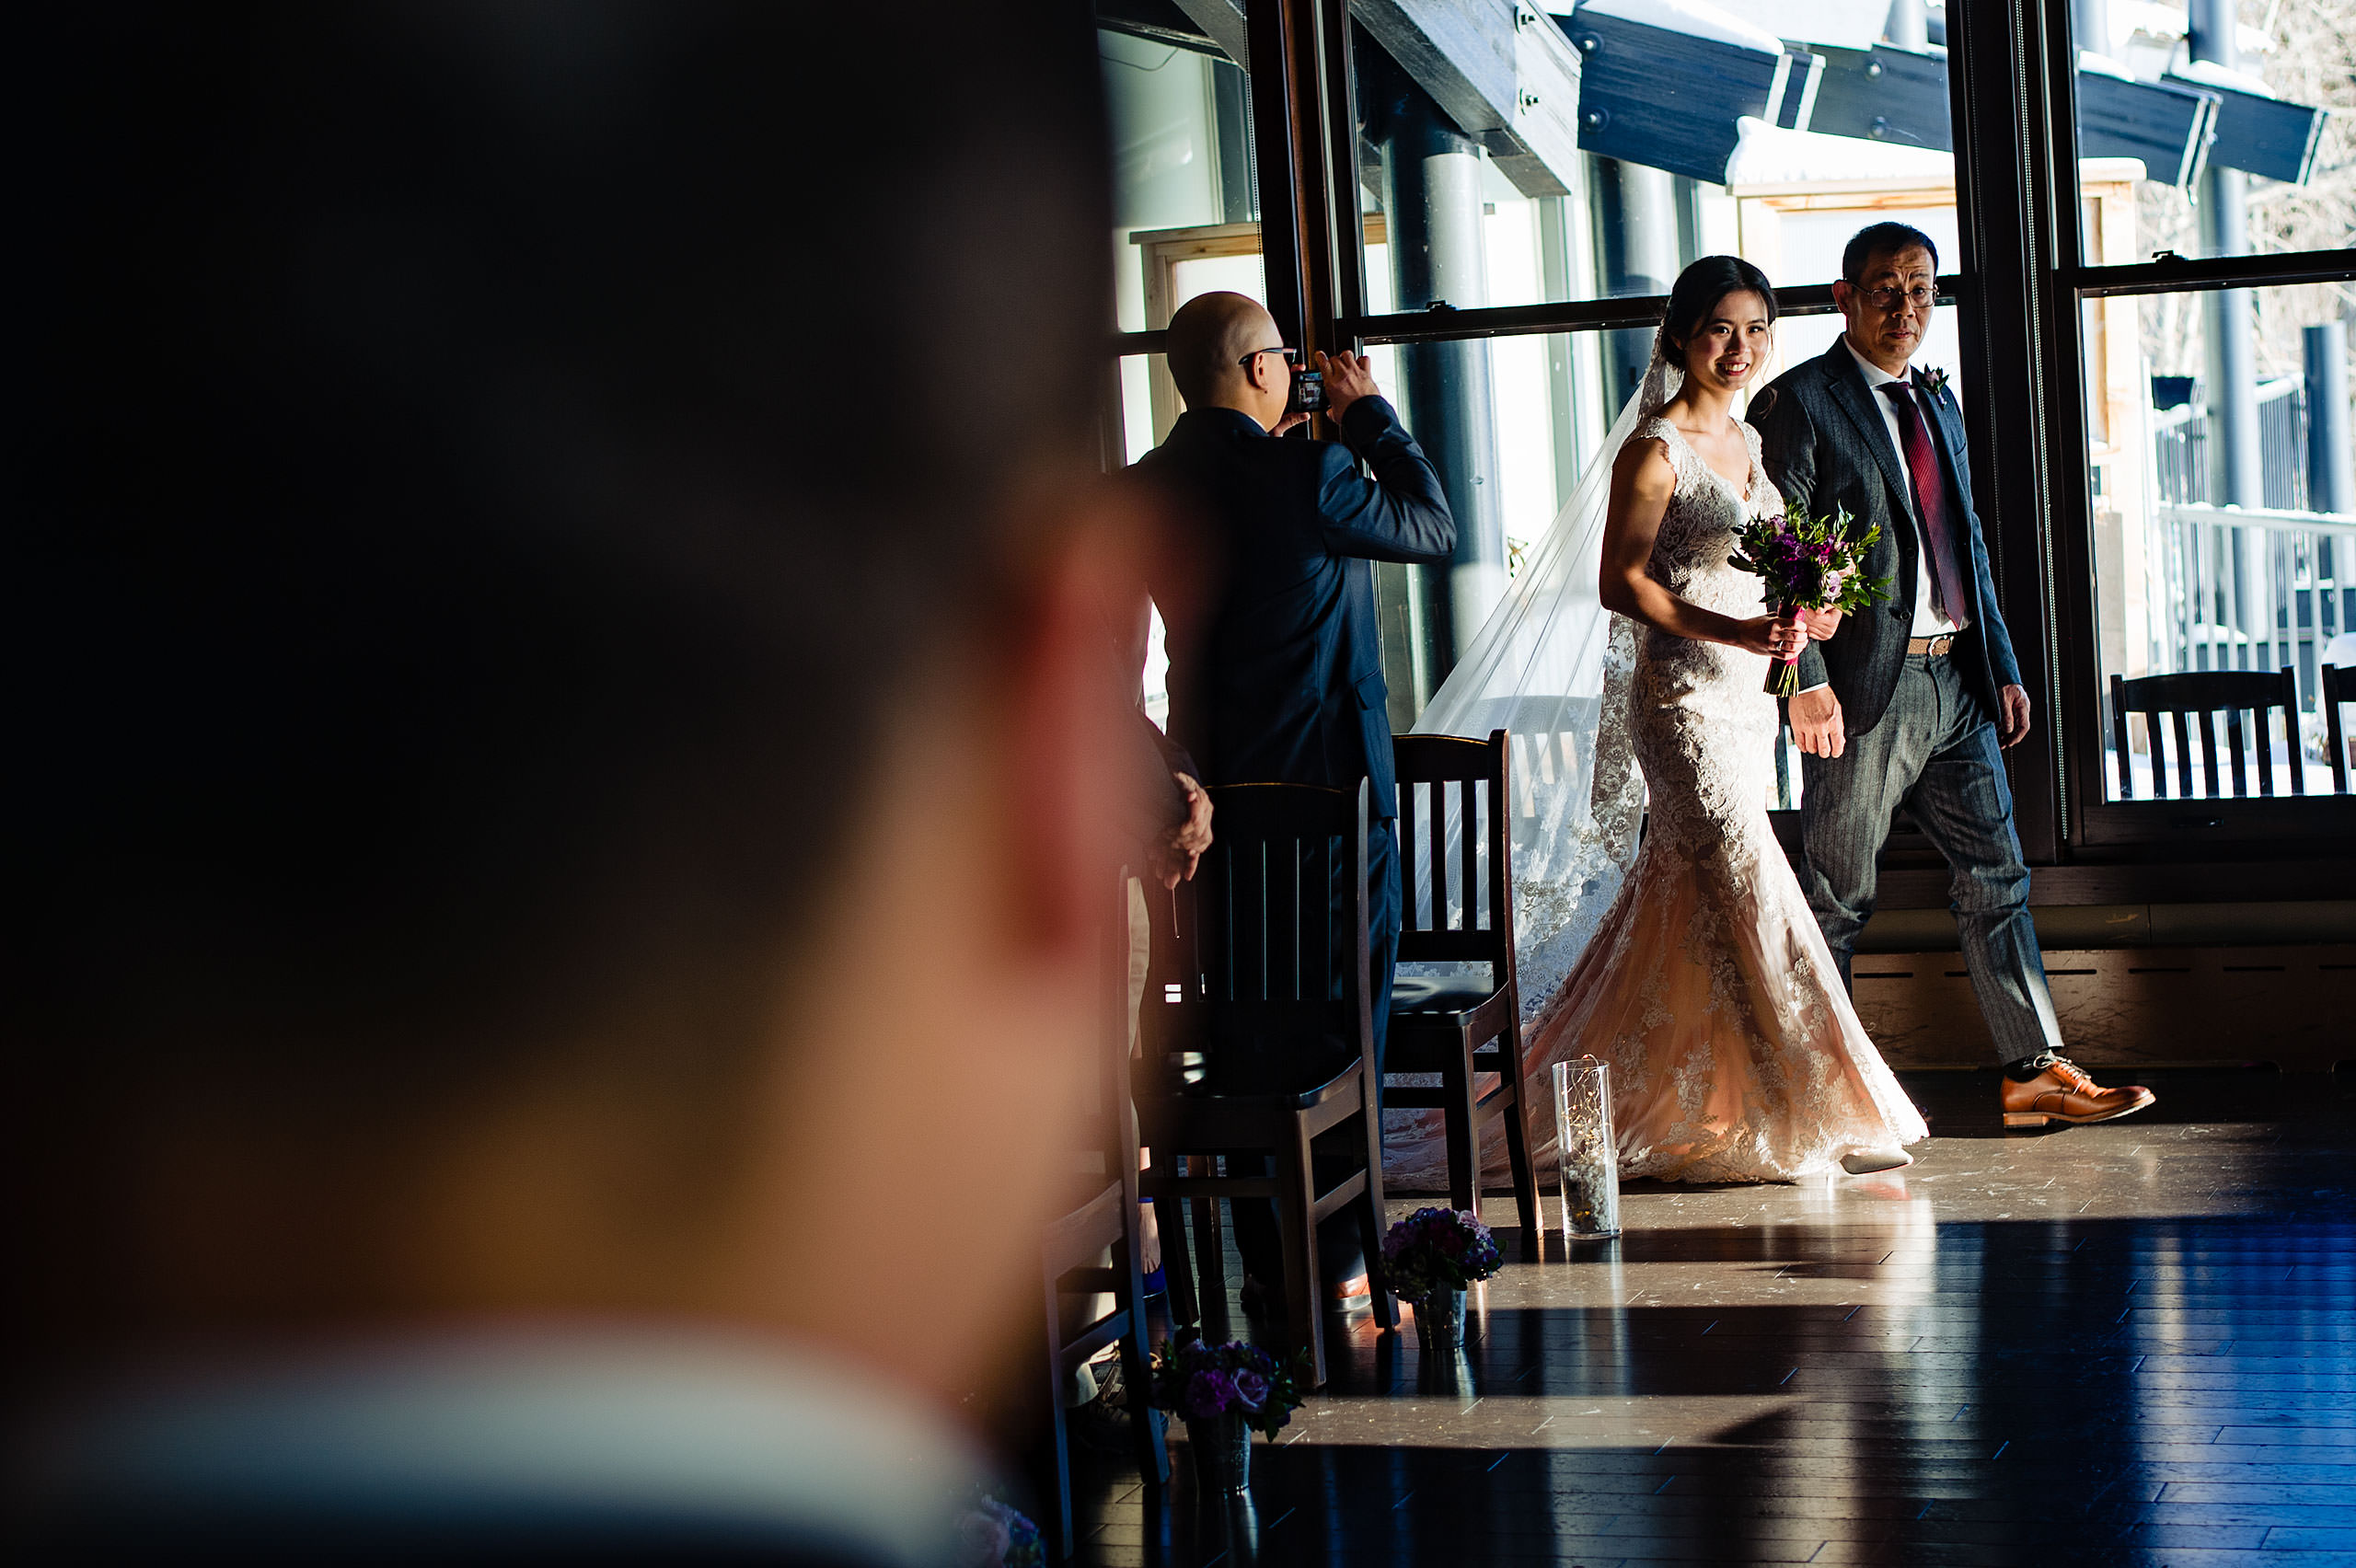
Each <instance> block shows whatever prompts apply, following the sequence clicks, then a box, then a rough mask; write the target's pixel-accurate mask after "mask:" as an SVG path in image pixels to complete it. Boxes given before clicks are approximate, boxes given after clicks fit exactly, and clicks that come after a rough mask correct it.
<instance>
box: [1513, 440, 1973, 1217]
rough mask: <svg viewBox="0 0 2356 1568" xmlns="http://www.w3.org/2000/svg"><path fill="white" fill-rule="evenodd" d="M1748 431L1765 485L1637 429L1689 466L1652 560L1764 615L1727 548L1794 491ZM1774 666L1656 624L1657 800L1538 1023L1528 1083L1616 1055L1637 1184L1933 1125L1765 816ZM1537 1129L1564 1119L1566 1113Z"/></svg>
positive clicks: (1650, 663) (1645, 676) (1629, 1173)
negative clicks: (1891, 1061) (1740, 481)
mask: <svg viewBox="0 0 2356 1568" xmlns="http://www.w3.org/2000/svg"><path fill="white" fill-rule="evenodd" d="M1741 429H1742V431H1743V432H1744V434H1745V435H1746V436H1747V437H1748V438H1749V441H1750V491H1749V495H1748V497H1745V496H1744V495H1742V494H1738V492H1737V491H1736V490H1735V488H1734V487H1733V486H1732V485H1730V484H1728V483H1727V480H1726V479H1725V478H1724V477H1723V476H1721V475H1720V474H1719V473H1718V472H1717V471H1716V470H1715V469H1714V468H1712V467H1710V466H1709V464H1708V463H1707V462H1705V461H1704V460H1703V458H1702V456H1701V455H1700V454H1699V453H1697V452H1695V451H1694V450H1693V448H1692V446H1690V445H1689V444H1687V443H1686V441H1685V438H1684V437H1683V436H1682V435H1681V434H1680V433H1679V432H1678V430H1677V428H1676V427H1675V426H1674V425H1672V424H1670V423H1669V421H1667V420H1661V419H1656V420H1653V421H1649V422H1648V423H1646V424H1645V425H1644V426H1642V427H1640V428H1639V430H1638V431H1637V432H1636V435H1637V439H1640V440H1641V439H1644V438H1646V437H1657V438H1658V439H1659V440H1660V441H1661V442H1662V443H1663V444H1665V445H1666V446H1667V448H1668V453H1669V460H1670V462H1671V463H1672V464H1673V465H1674V467H1676V470H1677V489H1676V491H1675V493H1674V494H1673V495H1672V496H1671V497H1670V499H1669V508H1668V511H1667V513H1665V514H1664V515H1663V517H1662V519H1661V525H1660V534H1659V536H1658V538H1657V541H1656V542H1655V544H1654V546H1653V554H1652V560H1651V563H1650V565H1649V567H1648V568H1647V570H1648V571H1650V573H1651V574H1652V576H1653V577H1654V578H1655V579H1656V580H1657V581H1658V582H1660V583H1662V584H1663V585H1664V586H1666V587H1668V588H1669V589H1670V590H1671V591H1672V592H1674V593H1677V594H1680V595H1682V596H1683V597H1684V598H1686V599H1688V600H1691V601H1692V603H1694V604H1696V605H1702V606H1703V607H1704V608H1707V609H1713V610H1716V611H1719V612H1720V613H1722V614H1725V615H1729V616H1755V615H1760V614H1762V613H1763V612H1764V605H1763V595H1762V591H1761V583H1760V580H1759V579H1758V578H1757V577H1755V576H1753V575H1751V574H1750V573H1748V572H1744V571H1737V570H1736V569H1735V568H1733V567H1731V566H1729V565H1727V554H1728V552H1729V551H1730V550H1731V549H1732V548H1734V544H1735V534H1736V531H1737V529H1738V528H1739V527H1740V526H1741V525H1742V524H1743V523H1744V522H1745V521H1746V520H1747V519H1748V518H1749V517H1750V516H1756V515H1762V514H1769V513H1774V512H1776V511H1779V510H1781V508H1782V505H1783V502H1782V498H1781V497H1780V496H1779V495H1778V494H1777V493H1776V491H1775V488H1774V485H1773V483H1772V482H1771V481H1770V480H1769V479H1768V478H1767V475H1766V472H1765V470H1764V469H1763V468H1762V467H1761V465H1760V460H1759V436H1758V432H1755V431H1753V430H1751V428H1750V426H1749V425H1743V426H1741ZM1766 676H1767V660H1766V658H1765V657H1764V656H1763V655H1761V654H1757V653H1750V652H1745V651H1742V650H1740V649H1737V648H1729V647H1727V646H1726V645H1725V644H1723V643H1716V642H1697V641H1694V640H1691V639H1689V638H1682V637H1672V636H1669V635H1668V634H1667V633H1664V632H1658V631H1653V630H1649V629H1646V630H1644V631H1642V632H1641V633H1640V635H1639V645H1638V649H1637V652H1636V662H1635V668H1634V674H1633V675H1632V677H1631V683H1632V684H1631V698H1630V703H1629V710H1628V722H1629V729H1630V740H1631V742H1632V744H1633V748H1634V753H1635V756H1636V760H1637V763H1638V765H1639V766H1640V767H1642V768H1643V770H1644V775H1645V781H1646V785H1647V787H1648V790H1649V794H1650V807H1649V819H1648V823H1647V825H1646V832H1645V838H1644V844H1643V847H1642V848H1640V849H1639V850H1638V852H1637V856H1636V860H1635V863H1634V866H1633V867H1631V868H1630V870H1629V873H1628V877H1627V880H1626V881H1625V882H1623V884H1622V886H1621V889H1620V894H1619V897H1618V898H1617V899H1616V900H1615V901H1614V902H1613V904H1612V905H1611V909H1610V911H1609V913H1607V914H1606V915H1605V916H1604V917H1603V920H1602V923H1601V925H1600V927H1599V928H1597V931H1596V934H1595V937H1594V939H1593V940H1591V941H1590V942H1589V943H1588V947H1587V949H1586V951H1585V952H1583V953H1582V954H1581V955H1580V958H1579V961H1578V963H1577V964H1576V966H1575V967H1574V968H1573V969H1572V971H1571V973H1570V975H1569V977H1568V978H1567V979H1566V980H1565V982H1564V983H1563V985H1562V986H1561V988H1560V989H1559V990H1557V991H1556V992H1555V993H1554V995H1553V997H1551V998H1549V999H1548V1001H1547V1002H1546V1003H1545V1004H1544V1006H1543V1007H1542V1009H1541V1010H1540V1011H1539V1013H1538V1015H1537V1018H1536V1020H1535V1021H1534V1022H1533V1024H1532V1025H1531V1026H1530V1027H1529V1028H1528V1029H1526V1030H1525V1032H1524V1036H1523V1051H1524V1059H1525V1062H1526V1064H1527V1066H1528V1068H1529V1072H1530V1079H1529V1081H1530V1082H1531V1083H1533V1084H1544V1083H1548V1082H1551V1081H1552V1078H1551V1074H1550V1072H1549V1069H1550V1068H1551V1067H1552V1066H1553V1064H1554V1063H1556V1062H1558V1061H1563V1060H1566V1059H1571V1058H1576V1057H1578V1056H1582V1055H1594V1056H1597V1057H1599V1058H1600V1059H1601V1060H1603V1061H1605V1062H1608V1063H1610V1064H1611V1100H1612V1118H1613V1122H1614V1124H1615V1127H1616V1130H1617V1132H1618V1135H1619V1146H1620V1160H1621V1174H1622V1175H1623V1177H1638V1176H1651V1177H1659V1178H1663V1179H1666V1180H1669V1181H1680V1182H1778V1181H1793V1180H1796V1179H1799V1178H1802V1177H1807V1176H1813V1175H1819V1174H1822V1173H1826V1172H1830V1171H1832V1170H1838V1169H1839V1165H1840V1159H1841V1157H1842V1155H1844V1154H1849V1153H1852V1152H1854V1151H1858V1150H1862V1149H1886V1148H1891V1147H1900V1146H1903V1145H1906V1144H1911V1143H1913V1142H1915V1141H1916V1140H1917V1139H1919V1138H1922V1137H1923V1136H1925V1134H1926V1131H1927V1129H1926V1128H1925V1127H1924V1126H1923V1118H1922V1115H1921V1113H1919V1112H1917V1111H1916V1110H1915V1109H1914V1106H1913V1103H1912V1102H1911V1101H1909V1100H1908V1099H1907V1098H1906V1094H1905V1091H1904V1090H1901V1089H1900V1088H1899V1086H1898V1080H1897V1079H1896V1078H1894V1077H1893V1076H1891V1073H1890V1070H1889V1068H1888V1066H1887V1065H1886V1064H1885V1063H1884V1062H1883V1061H1882V1059H1881V1053H1880V1052H1879V1051H1877V1050H1876V1049H1875V1048H1874V1043H1873V1041H1872V1040H1871V1039H1870V1038H1869V1037H1867V1035H1866V1033H1865V1027H1864V1025H1863V1024H1861V1023H1859V1022H1858V1020H1857V1014H1856V1009H1854V1008H1853V1007H1851V1006H1850V1003H1849V998H1848V996H1847V994H1846V993H1845V992H1844V991H1843V990H1842V986H1841V979H1840V972H1839V971H1838V969H1836V968H1835V967H1834V965H1833V962H1832V954H1831V950H1830V949H1828V948H1827V947H1826V946H1825V942H1824V937H1823V934H1822V933H1821V932H1820V931H1819V930H1818V928H1817V924H1816V917H1815V916H1814V915H1812V914H1811V913H1810V912H1809V910H1808V906H1807V899H1806V898H1805V897H1804V896H1803V895H1802V894H1801V892H1800V885H1799V879H1798V878H1797V877H1796V876H1794V875H1793V873H1792V869H1791V865H1790V863H1789V862H1788V861H1787V860H1786V859H1784V851H1783V848H1782V847H1781V846H1780V845H1779V844H1778V843H1777V842H1776V839H1775V835H1774V831H1773V828H1772V827H1771V826H1770V825H1769V824H1768V821H1767V785H1768V779H1769V777H1770V774H1771V771H1772V769H1773V763H1774V750H1773V747H1774V742H1775V734H1776V729H1777V719H1776V710H1775V699H1774V698H1772V697H1770V696H1768V695H1767V694H1766V692H1765V691H1764V690H1763V689H1762V688H1763V686H1764V685H1765V682H1766ZM1538 1121H1539V1123H1540V1124H1541V1126H1542V1127H1544V1129H1545V1131H1546V1132H1548V1133H1551V1132H1552V1127H1551V1125H1549V1124H1550V1123H1551V1121H1552V1117H1551V1115H1547V1116H1542V1117H1540V1118H1538ZM1534 1130H1535V1129H1534ZM1545 1141H1547V1142H1551V1141H1552V1140H1551V1138H1548V1139H1546V1140H1545Z"/></svg>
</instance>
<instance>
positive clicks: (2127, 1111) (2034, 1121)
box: [2004, 1094, 2159, 1127]
mask: <svg viewBox="0 0 2356 1568" xmlns="http://www.w3.org/2000/svg"><path fill="white" fill-rule="evenodd" d="M2158 1101H2159V1096H2158V1095H2155V1094H2147V1095H2145V1096H2143V1098H2142V1099H2141V1100H2138V1101H2135V1102H2134V1103H2132V1104H2131V1105H2121V1106H2120V1107H2119V1108H2118V1109H2117V1110H2115V1111H2096V1112H2095V1113H2093V1114H2092V1115H2088V1116H2072V1115H2068V1114H2065V1113H2062V1112H2060V1111H2007V1112H2005V1113H2004V1125H2006V1126H2008V1127H2041V1126H2043V1125H2045V1124H2046V1123H2048V1122H2067V1123H2069V1124H2071V1125H2072V1126H2077V1127H2082V1126H2085V1124H2087V1123H2089V1122H2114V1121H2117V1120H2118V1119H2119V1117H2121V1116H2131V1115H2133V1114H2134V1113H2136V1112H2138V1111H2141V1110H2143V1109H2145V1108H2146V1107H2147V1106H2151V1105H2154V1104H2156V1103H2157V1102H2158Z"/></svg>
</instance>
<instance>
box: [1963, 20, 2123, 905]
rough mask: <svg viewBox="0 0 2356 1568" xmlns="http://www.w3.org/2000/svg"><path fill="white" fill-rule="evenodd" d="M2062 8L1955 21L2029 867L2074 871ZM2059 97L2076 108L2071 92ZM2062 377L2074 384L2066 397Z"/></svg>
mask: <svg viewBox="0 0 2356 1568" xmlns="http://www.w3.org/2000/svg"><path fill="white" fill-rule="evenodd" d="M2051 8H2053V7H2050V6H2048V5H2046V4H2044V3H2041V0H1991V3H1988V4H1982V5H1974V6H1951V7H1949V9H1948V14H1947V28H1948V32H1947V63H1948V75H1947V84H1948V102H1949V107H1950V110H1951V111H1952V112H1953V114H1954V117H1955V145H1956V194H1957V210H1958V219H1959V220H1960V225H1961V229H1962V234H1963V238H1964V248H1965V250H1966V252H1967V254H1966V256H1965V258H1964V265H1963V269H1962V270H1963V271H1965V272H1966V273H1967V274H1969V275H1970V276H1972V277H1973V279H1974V280H1975V283H1976V287H1975V289H1974V290H1973V293H1972V297H1970V298H1969V299H1968V300H1967V301H1966V304H1965V307H1964V309H1963V311H1962V313H1961V315H1962V320H1961V322H1960V323H1959V325H1960V326H1961V328H1962V332H1961V336H1962V339H1963V356H1964V361H1965V366H1966V371H1967V374H1966V375H1965V377H1964V385H1965V387H1966V403H1965V407H1964V419H1965V423H1966V425H1967V426H1968V427H1969V433H1970V440H1971V454H1972V491H1973V500H1974V502H1975V503H1976V505H1977V507H1978V510H1979V513H1980V516H1981V524H1982V525H1983V527H1984V529H1985V531H1986V534H1987V538H1988V548H1989V553H1990V555H1991V557H1992V561H1991V564H1992V567H1993V568H1994V570H1995V575H1996V582H1997V588H1998V594H1999V596H2000V598H2001V599H2002V601H2003V605H2004V620H2005V625H2006V626H2007V628H2009V629H2010V630H2011V632H2012V637H2013V649H2014V653H2015V656H2016V657H2017V658H2018V660H2019V662H2020V666H2021V681H2022V685H2023V686H2025V687H2026V688H2027V690H2028V692H2029V693H2030V695H2031V697H2032V699H2033V700H2034V702H2035V704H2036V707H2037V709H2038V714H2037V720H2038V721H2037V723H2036V725H2035V727H2034V728H2033V729H2032V730H2031V731H2030V733H2029V738H2028V739H2027V741H2024V742H2023V743H2021V744H2019V745H2017V746H2015V748H2013V750H2012V751H2011V752H2010V753H2008V754H2007V756H2008V758H2009V760H2010V762H2011V765H2012V766H2011V771H2012V777H2013V794H2014V801H2015V813H2014V814H2015V825H2016V826H2017V828H2018V829H2019V832H2020V836H2021V845H2022V848H2023V850H2024V851H2025V853H2026V854H2027V859H2029V860H2030V861H2031V862H2032V863H2039V862H2042V863H2047V864H2050V863H2052V862H2054V861H2056V860H2058V859H2061V853H2062V847H2063V844H2064V842H2065V840H2066V837H2067V836H2068V834H2069V832H2070V830H2071V826H2072V823H2071V818H2070V816H2069V814H2068V813H2069V808H2070V805H2071V799H2070V792H2069V789H2068V786H2069V782H2070V778H2071V775H2070V774H2069V773H2068V772H2065V770H2064V761H2065V758H2066V756H2067V752H2066V751H2065V749H2064V739H2065V737H2066V734H2067V733H2068V732H2073V731H2074V730H2075V729H2076V728H2077V727H2078V722H2079V721H2080V720H2081V719H2082V718H2083V715H2080V714H2073V711H2072V704H2071V702H2070V699H2069V695H2068V694H2067V693H2066V692H2065V691H2064V690H2063V686H2064V683H2063V680H2062V671H2063V669H2064V668H2066V667H2068V666H2067V664H2066V663H2065V660H2064V659H2063V657H2061V655H2062V651H2063V647H2064V639H2063V636H2062V632H2063V628H2062V625H2061V622H2062V618H2063V617H2062V616H2061V613H2060V612H2061V608H2062V606H2061V604H2060V603H2059V602H2058V601H2057V599H2056V597H2055V596H2054V595H2053V594H2051V592H2050V584H2051V582H2052V570H2051V569H2052V563H2053V559H2054V557H2053V551H2054V547H2055V544H2056V538H2055V525H2056V524H2057V523H2059V522H2061V519H2062V518H2063V517H2064V516H2065V515H2067V516H2071V517H2073V520H2074V523H2073V525H2064V526H2065V528H2067V529H2068V530H2069V531H2070V532H2071V533H2073V534H2074V535H2075V536H2078V537H2080V538H2083V537H2084V536H2085V526H2084V519H2085V499H2084V497H2083V495H2077V496H2076V498H2075V499H2074V500H2073V499H2072V496H2073V491H2072V490H2071V488H2070V487H2067V486H2063V487H2060V489H2061V493H2060V494H2058V495H2057V493H2056V488H2057V487H2056V486H2055V485H2054V483H2053V467H2054V455H2055V454H2057V453H2060V452H2063V451H2066V450H2068V448H2067V447H2066V446H2065V445H2063V443H2064V442H2066V441H2067V440H2068V439H2069V438H2070V432H2073V431H2074V430H2076V429H2077V428H2078V427H2079V426H2080V425H2081V424H2082V423H2083V417H2082V415H2081V413H2080V412H2079V411H2078V409H2077V408H2076V402H2075V388H2076V386H2077V382H2078V375H2077V369H2076V362H2075V359H2074V357H2073V355H2074V352H2075V345H2076V341H2077V332H2076V329H2075V327H2074V324H2073V322H2072V321H2071V320H2070V318H2069V317H2070V313H2069V312H2067V311H2061V310H2057V309H2056V308H2055V299H2054V295H2053V293H2052V291H2053V289H2054V287H2055V273H2056V262H2057V261H2058V259H2059V258H2058V256H2057V254H2056V248H2055V247H2056V242H2057V239H2058V238H2059V237H2060V229H2061V225H2060V224H2059V223H2058V222H2057V219H2058V218H2059V217H2060V216H2061V214H2059V213H2057V211H2056V209H2057V207H2058V206H2060V205H2063V204H2067V205H2068V206H2069V207H2070V208H2071V213H2069V214H2068V217H2069V227H2068V232H2069V234H2070V235H2071V236H2073V237H2074V236H2075V232H2076V222H2075V206H2076V202H2077V181H2076V179H2075V178H2074V165H2073V164H2072V165H2071V166H2070V167H2069V171H2068V172H2069V178H2068V179H2066V180H2065V179H2063V173H2064V169H2063V167H2061V165H2062V161H2063V160H2073V159H2074V156H2075V152H2076V141H2075V135H2074V132H2072V133H2069V134H2067V135H2065V136H2062V137H2060V138H2058V139H2057V137H2056V134H2055V132H2056V128H2057V126H2056V120H2055V110H2054V105H2055V102H2056V99H2055V98H2054V96H2053V95H2052V94H2051V93H2050V92H2049V90H2048V87H2049V86H2050V83H2051V82H2052V81H2053V78H2054V76H2055V75H2056V73H2055V72H2054V71H2053V70H2052V69H2051V68H2050V67H2051V61H2050V32H2049V28H2048V23H2049V21H2050V17H2049V15H2048V13H2049V10H2050V9H2051ZM2062 26H2063V27H2064V28H2065V29H2066V16H2065V17H2063V18H2062ZM2058 101H2059V104H2060V106H2061V112H2063V113H2067V112H2069V111H2070V110H2071V100H2070V98H2069V96H2068V84H2067V83H2066V82H2065V83H2064V84H2063V89H2062V92H2061V95H2060V97H2059V100H2058ZM2057 371H2058V372H2059V373H2060V374H2061V375H2066V377H2067V380H2068V385H2069V387H2070V388H2071V392H2070V395H2069V396H2068V397H2067V398H2064V396H2063V395H2062V393H2061V390H2060V388H2059V387H2058V386H2057V385H2056V381H2057ZM2081 466H2082V465H2081V464H2080V463H2078V462H2076V461H2074V460H2073V462H2072V463H2071V464H2070V465H2069V467H2071V468H2073V469H2074V468H2076V467H2081ZM2083 488H2084V487H2083V486H2080V487H2077V489H2078V490H2083ZM2085 559H2088V560H2089V561H2091V559H2092V558H2091V555H2090V554H2089V555H2087V556H2086V557H2085ZM2090 607H2091V606H2090V605H2089V608H2090ZM2072 646H2074V644H2072ZM2089 646H2091V644H2089ZM2087 680H2088V681H2089V682H2090V681H2091V680H2092V675H2091V674H2088V675H2087Z"/></svg>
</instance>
